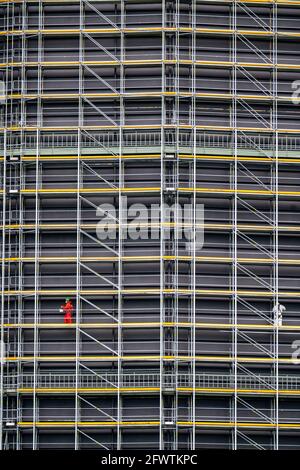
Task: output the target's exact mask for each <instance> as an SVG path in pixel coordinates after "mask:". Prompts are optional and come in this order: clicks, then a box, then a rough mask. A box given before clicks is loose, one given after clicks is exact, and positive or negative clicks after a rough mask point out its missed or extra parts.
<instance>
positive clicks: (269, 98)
mask: <svg viewBox="0 0 300 470" xmlns="http://www.w3.org/2000/svg"><path fill="white" fill-rule="evenodd" d="M163 96H167V97H175V98H176V97H182V98H193V97H194V98H205V99H216V100H232V99H237V100H243V101H256V102H257V101H263V102H271V103H273V102H274V101H277V102H282V103H293V104H294V102H295V98H294V97H293V96H292V95H288V96H278V95H277V96H274V95H272V94H271V93H270V94H268V95H265V94H262V93H261V94H260V95H257V94H251V95H244V94H236V95H234V94H232V93H208V92H207V93H200V92H199V93H198V92H195V93H192V92H185V91H180V92H175V91H152V92H124V93H117V92H116V93H112V92H109V93H29V94H27V93H25V94H19V93H15V94H9V95H0V100H14V101H16V100H22V99H24V100H34V99H36V100H37V99H43V100H51V99H54V100H66V99H67V100H78V99H79V98H97V99H98V98H103V99H107V98H120V99H121V98H141V99H145V98H161V97H163Z"/></svg>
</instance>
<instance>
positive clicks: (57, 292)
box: [2, 288, 300, 298]
mask: <svg viewBox="0 0 300 470" xmlns="http://www.w3.org/2000/svg"><path fill="white" fill-rule="evenodd" d="M77 293H78V294H79V295H82V296H87V297H88V296H103V295H119V294H122V295H142V296H143V295H150V296H156V295H161V294H166V295H170V294H171V295H196V296H197V295H199V296H207V297H211V296H212V297H215V296H219V297H231V296H233V295H237V296H240V297H250V298H251V297H252V298H256V297H260V298H273V297H274V296H275V295H276V294H275V293H274V292H272V291H271V290H270V291H263V290H237V291H234V290H233V289H195V290H193V289H162V290H161V289H159V288H157V289H155V288H151V289H149V288H137V289H121V290H119V289H97V290H96V289H85V290H80V291H77V290H76V289H40V290H34V289H33V290H30V289H26V290H4V291H3V292H2V295H4V296H7V297H10V296H18V295H24V296H25V295H28V296H30V295H42V296H51V297H53V296H54V297H56V296H61V295H63V296H68V295H76V294H77ZM278 296H279V297H285V298H296V297H297V298H299V297H300V292H299V291H294V292H293V291H292V292H289V291H280V292H278Z"/></svg>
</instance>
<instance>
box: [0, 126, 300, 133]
mask: <svg viewBox="0 0 300 470" xmlns="http://www.w3.org/2000/svg"><path fill="white" fill-rule="evenodd" d="M121 129H124V130H127V129H128V130H135V131H139V130H145V129H147V130H160V131H161V130H162V129H166V130H177V129H189V130H193V129H195V130H207V131H226V132H233V131H237V132H249V133H252V132H253V133H264V134H265V133H266V134H270V133H271V134H300V128H299V129H295V128H294V129H292V128H291V129H286V128H277V129H275V127H236V128H235V127H231V126H212V125H196V126H193V125H192V124H180V125H174V124H153V125H152V124H150V125H147V124H145V125H137V124H128V125H123V126H119V125H109V126H98V125H97V126H54V127H53V126H50V127H48V126H34V125H33V126H12V127H0V132H1V131H8V132H9V131H11V132H21V131H23V132H26V131H30V132H33V131H76V132H78V131H81V130H115V131H120V130H121Z"/></svg>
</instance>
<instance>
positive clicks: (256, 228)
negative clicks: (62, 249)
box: [0, 222, 300, 233]
mask: <svg viewBox="0 0 300 470" xmlns="http://www.w3.org/2000/svg"><path fill="white" fill-rule="evenodd" d="M109 226H110V227H113V226H114V225H109ZM140 226H141V227H149V228H150V227H151V228H160V227H162V226H163V227H189V226H190V225H189V224H179V223H174V222H170V223H168V222H165V223H162V224H159V223H157V224H147V223H145V224H141V225H140ZM36 227H37V226H36V225H35V224H12V225H5V226H4V228H5V230H32V229H35V228H36ZM115 227H116V228H117V229H118V228H119V227H118V225H117V224H116V225H115ZM122 227H123V228H126V227H127V224H123V225H122ZM195 227H196V228H204V229H205V230H207V231H209V230H220V231H225V232H226V231H230V230H233V229H234V226H233V225H232V224H209V223H206V224H196V225H195ZM79 228H81V229H85V230H95V229H96V228H97V224H80V225H79ZM0 229H3V226H1V225H0ZM38 229H39V230H77V224H75V223H74V224H72V223H70V224H67V223H65V224H64V223H62V224H57V223H53V224H39V225H38ZM237 229H238V230H239V231H240V232H249V231H250V232H266V233H269V232H273V231H274V230H276V229H277V230H278V231H279V232H289V233H290V232H296V233H297V232H299V231H300V226H293V225H291V226H285V225H280V226H278V227H276V226H274V225H272V224H270V225H263V224H262V225H254V224H253V225H246V224H238V225H237Z"/></svg>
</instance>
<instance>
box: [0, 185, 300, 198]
mask: <svg viewBox="0 0 300 470" xmlns="http://www.w3.org/2000/svg"><path fill="white" fill-rule="evenodd" d="M161 191H164V189H163V188H161V187H160V186H152V187H150V186H149V187H148V186H142V187H129V188H111V187H106V188H80V189H77V188H44V189H37V190H36V189H21V190H20V194H23V195H32V194H55V195H57V194H77V193H78V192H79V193H82V194H97V193H102V194H106V193H107V194H114V193H120V192H121V193H153V192H154V193H155V192H157V193H160V192H161ZM175 191H176V192H182V193H204V194H212V195H215V194H222V195H225V194H228V195H233V194H242V195H251V196H272V197H273V196H274V197H275V196H276V195H278V196H280V197H285V196H292V197H299V196H300V191H274V190H271V189H260V190H256V189H232V188H214V187H212V188H201V187H196V188H186V187H179V188H175ZM2 192H3V191H2Z"/></svg>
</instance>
